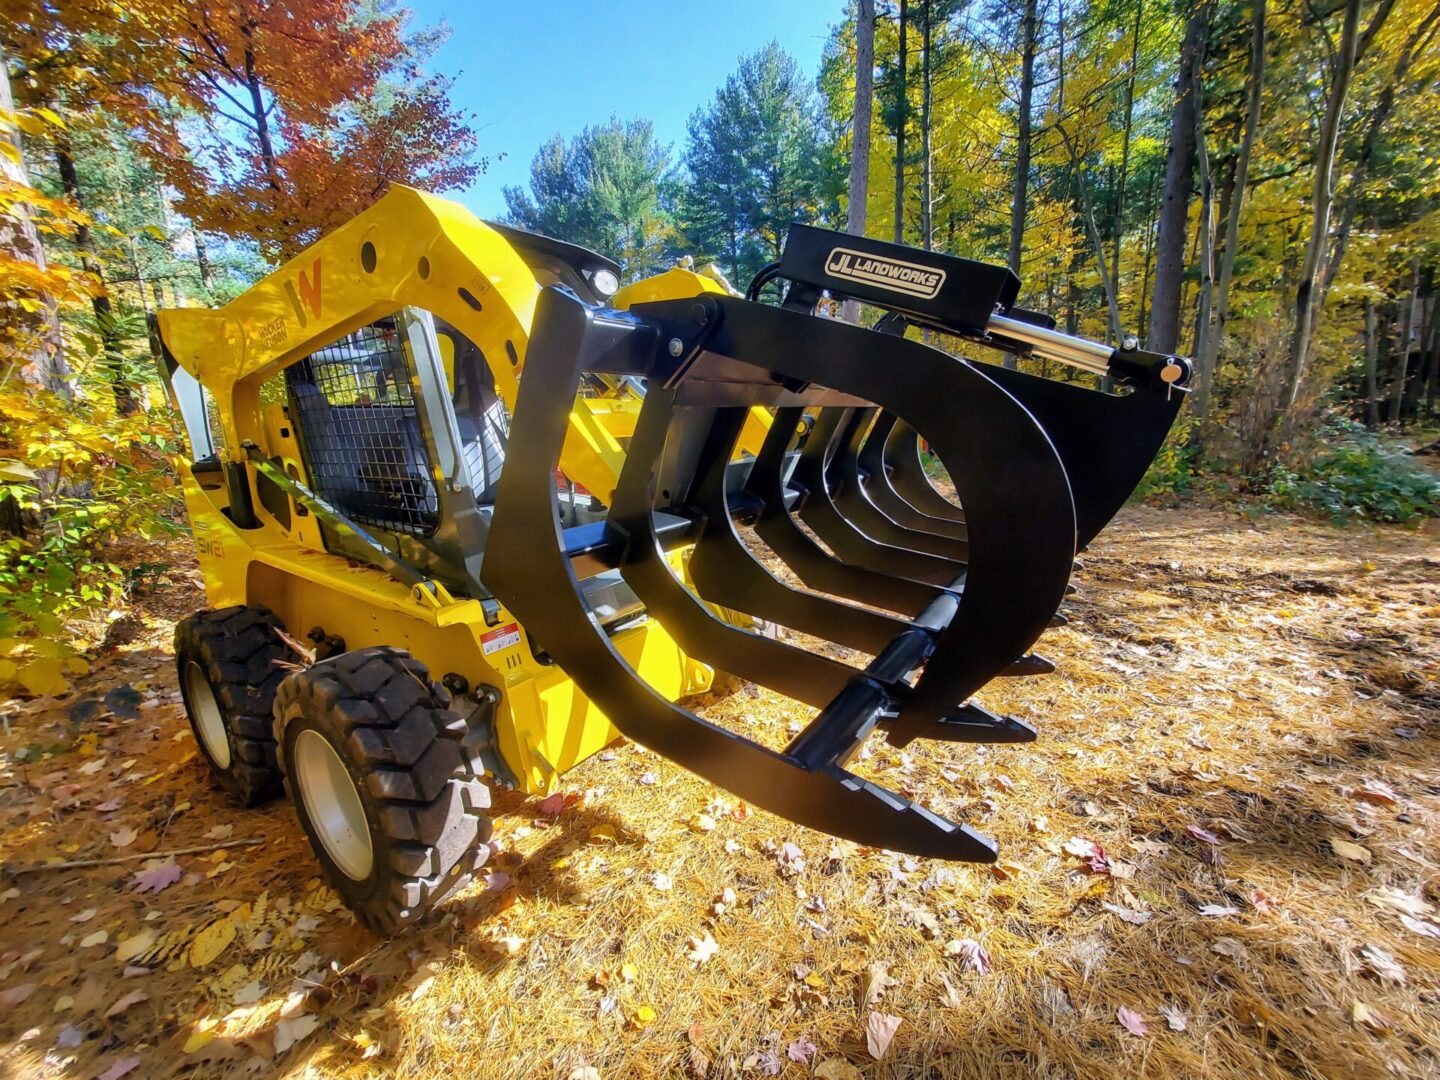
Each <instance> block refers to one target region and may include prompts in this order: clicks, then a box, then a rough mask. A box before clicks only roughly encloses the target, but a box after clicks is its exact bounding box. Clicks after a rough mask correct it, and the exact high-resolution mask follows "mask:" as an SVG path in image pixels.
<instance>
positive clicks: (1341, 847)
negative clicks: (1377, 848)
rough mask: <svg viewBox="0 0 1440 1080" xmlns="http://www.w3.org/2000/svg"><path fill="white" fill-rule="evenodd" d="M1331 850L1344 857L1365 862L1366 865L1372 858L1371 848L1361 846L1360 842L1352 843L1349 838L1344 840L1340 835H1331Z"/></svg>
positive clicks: (1352, 860)
mask: <svg viewBox="0 0 1440 1080" xmlns="http://www.w3.org/2000/svg"><path fill="white" fill-rule="evenodd" d="M1330 850H1332V851H1333V852H1335V854H1336V855H1339V856H1340V857H1341V858H1342V859H1349V860H1350V861H1351V862H1358V863H1364V864H1365V865H1366V866H1368V865H1370V860H1371V858H1372V856H1371V854H1370V849H1369V848H1365V847H1361V846H1360V845H1359V844H1352V843H1351V842H1350V841H1349V840H1343V839H1341V838H1340V837H1338V836H1332V837H1330Z"/></svg>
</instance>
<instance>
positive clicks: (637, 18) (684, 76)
mask: <svg viewBox="0 0 1440 1080" xmlns="http://www.w3.org/2000/svg"><path fill="white" fill-rule="evenodd" d="M405 6H406V7H408V8H409V9H410V10H412V11H413V12H414V13H415V25H419V24H422V23H423V24H430V25H433V24H435V23H437V22H440V21H442V20H443V21H444V22H445V23H447V24H448V25H449V26H450V29H451V34H450V40H449V41H448V42H446V44H445V45H444V47H443V48H442V49H441V50H440V52H439V53H438V54H437V55H436V56H435V57H434V59H432V60H431V62H430V66H431V68H432V69H434V70H436V71H440V72H444V73H445V74H448V75H452V76H454V75H456V73H457V72H458V73H459V74H458V77H456V80H455V86H454V88H453V89H452V91H451V94H452V97H453V99H454V101H455V103H456V105H458V106H459V107H460V108H461V109H462V110H463V111H465V112H469V113H474V114H475V118H474V121H473V123H474V125H475V127H476V129H477V131H478V132H479V136H480V151H481V153H482V154H484V155H486V156H488V157H489V158H490V159H491V160H490V170H489V172H488V173H486V174H485V175H484V176H481V177H480V178H479V179H478V180H476V182H475V183H474V185H472V186H471V188H470V189H469V190H468V191H466V192H463V193H461V194H460V195H459V198H460V200H461V201H462V202H464V203H466V204H467V205H468V206H469V207H470V208H471V209H472V210H474V211H475V212H476V213H477V214H479V215H480V216H482V217H498V216H499V215H501V214H503V213H504V211H505V200H504V198H503V197H502V196H501V194H500V189H501V188H502V187H504V186H505V185H510V184H514V185H523V184H525V183H526V182H527V181H528V179H529V174H530V159H531V158H532V157H533V156H534V155H535V151H536V150H537V149H539V147H540V144H541V143H543V142H544V141H545V140H546V139H548V138H549V137H550V136H551V135H553V134H554V133H555V132H557V131H558V132H560V133H562V134H564V135H565V136H566V137H567V138H568V137H569V136H571V135H573V134H575V133H577V132H578V131H580V130H581V129H582V128H584V127H586V126H587V125H589V124H595V123H599V122H602V121H605V120H608V119H609V118H610V117H611V116H619V117H620V118H621V119H631V118H645V119H649V120H652V121H654V123H655V133H656V135H657V137H658V138H659V140H660V141H661V142H662V143H670V144H672V146H673V153H672V160H674V159H675V158H677V157H678V156H679V154H680V153H681V152H682V150H683V147H684V141H685V122H686V120H687V119H688V118H689V116H690V114H691V112H693V111H694V110H695V108H696V107H697V106H699V105H701V104H704V103H705V102H707V101H709V100H710V99H711V97H713V96H714V93H715V91H716V89H717V88H718V87H719V86H720V85H721V84H722V83H724V81H725V77H726V76H727V75H729V74H730V73H731V72H733V71H734V70H735V65H736V61H737V60H739V58H740V57H741V56H743V55H745V54H746V53H751V52H754V51H755V50H757V49H759V48H761V47H762V46H763V45H765V44H766V43H767V42H769V41H771V40H775V41H778V42H779V43H780V46H781V47H782V48H783V49H785V50H786V51H787V52H789V53H790V55H791V56H793V57H795V59H796V60H797V61H798V62H799V64H800V66H801V69H802V70H804V71H805V73H806V74H807V75H809V76H811V77H812V78H813V77H814V76H815V74H816V73H817V71H818V70H819V65H820V54H821V51H822V50H823V49H824V47H825V42H826V40H827V39H828V37H829V28H830V26H831V24H833V23H837V22H839V21H840V18H841V14H842V12H843V11H844V0H808V2H807V0H719V2H718V3H704V4H702V3H693V2H684V0H670V2H666V0H624V2H620V3H610V4H596V3H582V2H580V0H571V2H564V0H530V2H528V3H527V2H525V0H520V2H515V0H511V2H510V3H495V2H472V3H463V2H460V0H405ZM502 152H503V153H504V154H505V155H506V156H505V158H504V160H502V161H497V160H496V158H497V157H498V156H499V155H500V154H501V153H502Z"/></svg>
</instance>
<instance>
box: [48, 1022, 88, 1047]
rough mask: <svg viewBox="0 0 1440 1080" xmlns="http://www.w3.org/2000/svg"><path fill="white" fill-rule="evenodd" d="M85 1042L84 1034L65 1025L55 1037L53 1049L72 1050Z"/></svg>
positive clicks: (75, 1028)
mask: <svg viewBox="0 0 1440 1080" xmlns="http://www.w3.org/2000/svg"><path fill="white" fill-rule="evenodd" d="M84 1041H85V1033H84V1032H83V1031H81V1030H80V1029H79V1028H77V1027H71V1026H70V1025H69V1024H66V1025H65V1026H64V1027H63V1028H61V1029H60V1033H59V1034H58V1035H56V1036H55V1047H56V1049H59V1050H74V1049H75V1047H77V1046H79V1045H80V1044H81V1043H83V1042H84Z"/></svg>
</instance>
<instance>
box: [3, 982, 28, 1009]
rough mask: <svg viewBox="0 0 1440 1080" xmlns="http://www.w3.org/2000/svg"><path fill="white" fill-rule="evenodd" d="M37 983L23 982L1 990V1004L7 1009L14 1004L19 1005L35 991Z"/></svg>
mask: <svg viewBox="0 0 1440 1080" xmlns="http://www.w3.org/2000/svg"><path fill="white" fill-rule="evenodd" d="M35 989H36V984H35V983H21V984H20V985H19V986H12V987H10V989H9V990H0V1005H3V1006H5V1007H6V1008H7V1009H8V1008H10V1007H11V1006H13V1005H19V1004H20V1003H21V1002H22V1001H24V1000H25V999H26V998H28V997H29V996H30V995H31V994H33V993H35Z"/></svg>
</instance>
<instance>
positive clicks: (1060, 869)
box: [0, 510, 1440, 1080]
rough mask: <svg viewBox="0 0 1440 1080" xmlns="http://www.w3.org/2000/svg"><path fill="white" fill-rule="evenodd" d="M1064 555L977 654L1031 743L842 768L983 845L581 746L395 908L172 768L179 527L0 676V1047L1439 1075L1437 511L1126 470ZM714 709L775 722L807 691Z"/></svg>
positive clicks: (852, 1070)
mask: <svg viewBox="0 0 1440 1080" xmlns="http://www.w3.org/2000/svg"><path fill="white" fill-rule="evenodd" d="M152 557H153V556H152ZM174 557H175V558H176V559H182V558H183V555H182V554H181V553H180V551H179V549H177V551H176V553H175V556H174ZM1085 561H1086V568H1085V570H1084V572H1083V573H1082V574H1081V575H1079V578H1078V584H1079V585H1080V588H1081V594H1080V596H1078V597H1076V598H1075V599H1074V600H1073V601H1072V602H1071V603H1070V604H1069V605H1068V608H1069V612H1070V615H1071V622H1070V625H1069V626H1067V627H1064V628H1061V629H1056V630H1052V631H1050V632H1048V633H1047V634H1046V636H1045V638H1044V639H1043V641H1042V644H1041V646H1040V648H1041V651H1043V652H1044V653H1045V654H1047V655H1048V656H1050V657H1051V658H1052V659H1054V660H1055V661H1056V662H1057V663H1058V664H1059V668H1060V670H1059V672H1058V673H1057V674H1055V675H1051V676H1048V677H1043V678H1034V679H1024V680H1008V681H1005V682H1003V683H1000V684H997V685H994V686H992V687H991V688H988V689H987V690H986V691H985V693H984V695H983V700H984V702H985V703H986V704H987V705H989V706H990V707H991V708H994V709H999V710H1004V711H1008V712H1011V713H1013V714H1015V715H1018V716H1020V717H1022V718H1024V719H1026V720H1029V721H1030V722H1032V723H1034V724H1035V725H1036V726H1037V727H1038V728H1039V729H1040V740H1039V741H1038V742H1037V743H1035V744H1034V745H1033V746H1029V747H1007V748H974V747H944V746H926V745H923V744H917V745H916V746H915V747H913V748H912V749H911V750H909V751H907V752H905V753H896V752H894V751H892V750H889V749H887V748H885V747H884V746H883V744H879V743H878V742H877V744H876V746H875V748H874V752H873V753H872V754H870V755H869V756H868V758H867V759H866V760H865V761H863V762H861V763H860V765H859V767H860V768H861V769H862V770H863V771H865V772H866V773H868V774H870V775H873V776H875V777H877V778H879V779H881V780H882V781H883V782H884V783H886V784H887V785H888V786H890V787H893V788H898V789H901V790H904V791H907V792H910V793H913V794H915V795H917V796H918V797H921V798H922V799H923V800H925V801H926V802H928V803H929V804H930V805H931V806H933V807H934V808H936V809H937V810H939V811H940V812H942V813H945V814H948V815H950V816H952V817H954V818H957V819H960V820H968V821H971V822H973V823H975V824H977V825H979V826H980V827H982V828H983V829H984V830H986V831H988V832H990V833H991V834H992V835H994V836H995V837H997V838H998V839H999V840H1000V841H1001V843H1002V844H1003V848H1004V851H1003V856H1002V862H1001V863H1000V864H999V865H998V866H997V867H994V868H989V867H975V866H954V865H942V864H938V863H929V862H925V861H923V860H911V859H908V858H903V857H899V856H896V855H893V854H887V853H885V852H881V851H871V850H864V849H859V848H856V847H854V846H853V845H849V844H844V843H835V842H832V841H831V840H829V839H828V838H826V837H822V836H819V835H817V834H814V833H810V832H806V831H804V830H802V829H798V828H795V827H793V826H790V825H788V824H787V823H786V822H783V821H780V820H777V819H775V818H773V817H770V816H769V815H766V814H764V813H760V812H749V811H747V809H746V808H745V807H744V806H742V805H739V804H737V803H736V801H735V800H734V799H731V798H728V797H727V796H725V795H723V793H720V792H718V791H716V790H714V789H712V788H710V787H708V786H706V785H705V784H703V783H700V782H699V781H697V780H695V779H693V778H691V777H690V776H689V775H687V774H686V773H684V772H682V771H681V770H680V769H678V768H676V767H674V766H672V765H670V764H669V763H667V762H665V761H664V760H662V759H660V758H657V757H656V756H655V755H653V754H647V753H644V752H642V751H640V750H639V749H637V748H635V747H633V746H617V747H615V748H614V749H612V750H611V751H608V752H606V753H605V754H602V755H600V756H599V757H598V758H595V759H592V760H591V761H590V762H588V763H587V764H585V765H584V766H583V767H581V768H580V769H578V770H577V771H576V772H575V773H573V774H572V775H571V776H569V777H567V786H566V789H565V791H566V793H567V794H566V795H565V797H563V798H560V799H556V798H552V799H550V800H548V801H545V802H541V801H538V800H526V799H521V798H518V797H516V796H514V795H508V794H503V793H502V794H501V795H499V796H498V797H497V800H496V801H497V809H498V821H497V827H496V841H497V843H498V848H499V854H498V855H497V857H496V858H495V859H494V860H493V861H492V863H491V867H490V875H489V877H488V880H487V881H482V882H479V883H477V884H476V885H475V886H474V887H472V888H470V889H469V890H468V891H466V892H464V893H462V894H461V895H460V896H458V897H457V898H456V899H455V900H453V901H452V902H451V903H450V905H449V906H448V907H447V908H446V910H445V913H444V914H443V915H442V916H440V917H436V918H433V919H432V920H430V921H429V922H428V923H427V924H426V925H424V926H423V927H421V928H419V929H418V930H417V931H415V932H412V933H411V934H410V935H408V936H406V937H403V938H401V939H399V940H395V941H391V942H388V943H387V942H380V941H377V940H375V939H374V938H372V937H370V936H369V935H367V934H366V933H365V932H363V931H362V930H360V929H359V928H358V927H357V926H356V925H355V924H354V923H353V921H352V920H351V919H350V917H349V915H348V914H347V913H346V912H345V911H344V909H343V908H341V907H339V905H338V904H337V902H336V901H335V899H334V898H333V896H332V895H331V894H330V893H329V892H328V890H326V889H325V888H323V887H322V886H321V884H320V882H319V881H318V879H317V878H316V870H315V863H314V861H313V859H312V857H311V855H310V853H309V851H308V849H307V848H306V846H305V842H304V840H303V838H302V836H301V834H300V832H299V830H298V827H297V826H296V825H295V823H294V819H293V816H292V813H291V811H290V809H289V807H288V806H286V805H284V804H283V803H282V804H278V805H275V806H272V807H270V808H268V809H264V810H252V811H243V810H237V809H234V808H233V807H232V806H230V805H229V804H227V802H226V801H225V800H224V798H223V797H222V796H221V795H220V794H219V793H218V792H217V791H216V790H215V789H214V788H212V787H211V785H210V784H209V783H208V781H207V778H206V775H205V771H204V769H203V767H202V763H201V761H200V759H199V758H198V756H197V752H196V747H195V744H194V742H193V740H192V738H191V736H190V734H189V730H188V727H187V726H186V724H185V721H184V718H183V716H182V714H181V710H180V706H179V694H178V691H177V690H176V685H175V678H174V673H173V670H172V658H171V655H170V651H169V635H170V625H171V622H172V620H173V619H174V618H175V617H177V616H178V615H181V614H183V613H185V612H186V611H188V610H190V609H192V608H194V607H196V606H198V605H199V604H200V602H201V599H200V593H199V590H198V588H197V585H196V583H195V576H194V574H193V572H191V571H189V570H187V569H186V568H185V567H184V566H183V565H181V566H180V568H178V569H177V570H176V572H175V573H174V575H173V576H172V578H171V579H170V581H169V583H168V585H167V588H166V591H165V592H163V593H161V594H158V595H153V596H150V597H146V598H142V601H141V604H140V607H139V608H138V613H137V616H136V617H135V618H134V619H133V621H132V622H131V623H130V624H129V625H128V627H121V628H120V629H121V630H122V631H124V630H127V629H128V631H129V632H128V633H125V632H120V633H117V634H115V635H114V637H115V638H117V639H121V640H123V641H124V643H123V644H118V645H117V646H116V647H115V648H114V649H113V650H112V651H110V652H109V653H108V654H107V655H106V656H105V657H104V658H102V659H101V660H100V662H98V663H96V664H95V666H94V671H93V673H92V675H91V676H89V677H88V678H87V679H86V680H85V681H84V682H83V684H82V685H81V686H80V687H78V688H77V691H76V693H75V694H73V695H72V696H70V697H69V698H66V699H63V700H55V699H40V700H36V701H30V702H19V701H12V702H9V703H6V704H5V705H4V706H3V715H4V716H5V717H6V718H7V723H8V726H9V730H8V733H6V734H5V735H4V736H3V742H0V860H3V865H4V871H5V874H4V877H3V879H0V1054H3V1057H0V1075H10V1076H31V1075H35V1076H63V1077H77V1078H82V1077H84V1078H88V1077H95V1076H97V1075H104V1076H106V1077H111V1078H113V1077H118V1076H122V1075H127V1074H128V1075H133V1076H136V1077H140V1076H145V1077H151V1076H163V1075H170V1074H175V1073H178V1074H183V1075H197V1076H214V1075H236V1076H250V1075H254V1076H267V1075H276V1074H289V1073H300V1074H305V1073H308V1074H311V1075H333V1074H348V1075H356V1076H368V1075H379V1074H394V1075H403V1076H433V1075H439V1074H441V1073H442V1072H443V1073H448V1074H451V1075H455V1076H466V1077H470V1076H476V1077H492V1076H493V1077H506V1078H510V1077H558V1078H560V1080H565V1078H568V1077H578V1078H582V1080H584V1078H589V1077H594V1076H599V1077H603V1078H606V1080H611V1078H619V1077H635V1076H652V1075H665V1076H676V1075H685V1074H689V1075H693V1076H702V1075H703V1076H766V1075H781V1076H789V1077H797V1078H798V1077H804V1076H812V1075H813V1076H820V1077H830V1078H832V1080H833V1078H837V1077H853V1076H856V1075H861V1076H867V1077H870V1076H873V1077H910V1076H946V1077H948V1076H955V1077H960V1076H964V1077H980V1076H1016V1075H1036V1076H1043V1077H1069V1076H1077V1077H1092V1076H1093V1077H1123V1078H1127V1080H1128V1078H1130V1077H1135V1076H1152V1077H1199V1076H1205V1077H1225V1078H1230V1077H1236V1078H1238V1077H1246V1078H1249V1077H1266V1076H1317V1077H1320V1076H1323V1077H1366V1078H1371V1077H1377V1076H1385V1075H1393V1076H1397V1077H1401V1076H1403V1077H1413V1076H1424V1075H1436V1074H1437V1073H1440V1059H1437V1054H1440V1050H1437V1048H1440V1012H1437V1008H1436V1006H1437V1003H1440V912H1437V907H1436V904H1437V902H1440V866H1437V856H1436V854H1435V853H1436V851H1437V846H1436V843H1435V840H1436V834H1437V822H1440V817H1437V814H1440V746H1437V742H1436V740H1437V737H1440V723H1437V717H1440V681H1437V680H1440V649H1437V643H1440V642H1437V639H1440V631H1437V625H1440V623H1437V616H1440V584H1437V581H1440V539H1437V537H1436V536H1435V534H1433V533H1431V534H1428V535H1427V534H1424V533H1411V532H1404V531H1399V530H1386V531H1366V530H1361V529H1349V530H1344V531H1337V530H1334V529H1331V528H1327V527H1325V526H1320V525H1312V524H1307V523H1301V522H1297V521H1294V520H1288V519H1275V520H1270V521H1266V522H1263V523H1261V524H1259V525H1256V526H1252V525H1249V524H1247V523H1245V522H1243V521H1241V520H1237V519H1236V518H1234V517H1233V516H1230V515H1226V514H1222V513H1219V512H1210V511H1158V510H1133V511H1127V512H1126V513H1125V514H1123V515H1122V516H1121V518H1120V519H1119V521H1118V522H1117V524H1116V525H1115V527H1113V528H1112V529H1111V530H1110V531H1109V532H1108V533H1107V534H1106V535H1105V537H1104V538H1103V540H1102V542H1101V543H1100V544H1099V545H1098V546H1097V548H1096V550H1094V551H1093V552H1091V553H1089V554H1088V555H1087V556H1086V559H1085ZM126 638H128V640H124V639H126ZM708 709H709V711H710V712H711V713H712V715H715V716H718V717H721V718H723V719H724V720H725V722H727V723H732V724H735V725H737V726H741V727H744V728H746V729H747V730H749V731H750V732H751V733H753V734H755V735H757V736H758V737H761V738H764V739H767V740H771V741H781V740H783V739H784V738H785V737H786V735H787V731H788V728H789V725H790V724H792V723H793V722H794V721H796V720H797V719H798V718H799V716H800V715H801V714H800V713H799V712H798V711H797V710H796V709H794V708H793V707H791V706H790V705H789V704H787V703H786V702H785V701H784V700H783V699H779V698H776V697H774V696H773V695H770V694H768V693H760V692H747V691H742V692H741V693H740V694H738V695H736V696H734V697H731V698H729V699H726V700H724V701H722V702H718V703H714V704H712V705H710V706H708ZM217 845H229V846H217ZM190 849H201V850H190ZM175 852H186V853H184V854H178V855H177V854H174V853H175ZM127 856H139V857H138V858H133V859H131V860H130V861H128V862H124V863H111V864H108V865H102V866H96V867H71V868H57V867H54V866H46V868H44V869H40V870H36V871H34V872H23V871H25V870H27V869H29V868H32V867H37V866H42V865H44V864H52V863H56V862H61V861H66V862H75V861H84V860H93V859H116V858H121V857H127ZM127 1070H128V1073H127ZM591 1070H593V1071H591Z"/></svg>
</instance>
